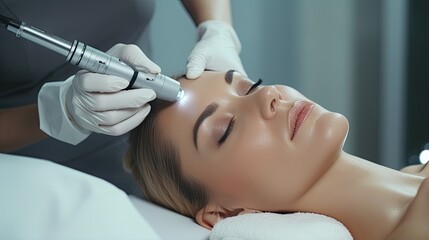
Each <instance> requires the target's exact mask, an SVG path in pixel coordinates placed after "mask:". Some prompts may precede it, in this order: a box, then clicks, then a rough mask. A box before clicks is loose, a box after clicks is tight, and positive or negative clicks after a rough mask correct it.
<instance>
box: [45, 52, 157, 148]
mask: <svg viewBox="0 0 429 240" xmlns="http://www.w3.org/2000/svg"><path fill="white" fill-rule="evenodd" d="M107 53H109V54H110V55H112V56H115V57H118V58H120V59H122V60H123V61H125V62H128V63H130V64H134V65H135V66H136V67H137V68H139V67H141V68H145V69H146V70H148V71H149V72H151V73H159V72H160V71H161V69H160V68H159V67H158V66H157V65H156V64H155V63H153V62H152V61H151V60H149V58H147V57H146V55H145V54H144V53H143V52H142V51H141V50H140V48H139V47H137V46H136V45H124V44H117V45H115V46H114V47H113V48H111V49H110V50H109V51H107ZM128 84H129V82H128V81H127V80H125V79H123V78H120V77H116V76H112V75H103V74H98V73H90V72H88V71H86V70H82V71H79V72H78V73H76V75H75V76H71V77H70V78H68V79H67V80H66V81H64V82H52V83H46V84H44V85H43V87H42V89H41V90H40V92H39V96H38V108H39V119H40V128H41V129H42V130H43V131H44V132H46V133H47V134H48V135H50V136H52V137H54V138H56V139H59V140H61V141H64V142H67V143H71V144H77V143H79V142H81V141H82V140H84V139H85V138H86V137H88V135H89V134H90V133H91V132H97V133H103V134H107V135H113V136H117V135H121V134H124V133H127V132H128V131H130V130H131V129H133V128H135V127H136V126H137V125H139V124H140V123H141V122H142V121H143V120H144V119H145V117H146V116H147V114H148V113H149V111H150V105H149V104H148V102H149V101H151V100H153V99H155V97H156V94H155V92H154V91H153V90H151V89H130V90H124V91H121V90H123V89H125V88H126V87H127V86H128Z"/></svg>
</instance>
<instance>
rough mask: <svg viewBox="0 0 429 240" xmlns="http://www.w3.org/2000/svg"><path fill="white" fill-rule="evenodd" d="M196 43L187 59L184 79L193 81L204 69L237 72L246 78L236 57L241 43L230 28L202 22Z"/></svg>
mask: <svg viewBox="0 0 429 240" xmlns="http://www.w3.org/2000/svg"><path fill="white" fill-rule="evenodd" d="M197 32H198V42H197V44H196V45H195V47H194V49H193V50H192V52H191V54H190V55H189V57H188V65H187V71H186V77H187V78H189V79H195V78H198V77H199V76H201V74H202V73H203V71H204V70H205V69H210V70H215V71H228V70H231V69H233V70H237V71H239V72H240V73H242V74H243V75H245V76H247V74H246V72H245V71H244V68H243V64H242V63H241V60H240V57H239V56H238V55H239V53H240V51H241V43H240V40H239V39H238V36H237V34H236V33H235V31H234V29H233V28H232V26H231V25H230V24H228V23H226V22H223V21H219V20H209V21H205V22H202V23H201V24H199V25H198V27H197Z"/></svg>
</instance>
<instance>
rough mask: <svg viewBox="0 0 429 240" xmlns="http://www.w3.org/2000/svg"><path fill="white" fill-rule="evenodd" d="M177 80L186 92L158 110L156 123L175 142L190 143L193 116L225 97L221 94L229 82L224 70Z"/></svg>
mask: <svg viewBox="0 0 429 240" xmlns="http://www.w3.org/2000/svg"><path fill="white" fill-rule="evenodd" d="M179 81H180V84H181V87H182V88H183V90H184V92H185V95H184V97H183V98H182V99H180V100H179V101H177V102H175V103H173V104H171V105H169V106H168V107H166V108H165V109H163V110H161V112H160V113H159V116H158V124H159V126H160V128H161V129H163V131H164V133H166V135H167V137H168V138H170V140H172V141H173V143H174V144H177V143H178V141H180V142H186V143H188V142H189V143H192V141H193V140H192V129H193V126H194V123H195V121H196V119H197V118H198V116H199V115H200V114H201V112H202V111H203V110H204V108H205V107H206V106H207V105H209V104H210V103H212V102H214V101H216V102H219V101H223V100H222V99H225V98H223V97H222V95H223V94H225V93H226V92H227V91H228V89H229V85H228V84H227V83H226V82H225V73H224V72H204V73H203V75H202V76H201V77H199V78H198V79H195V80H189V79H186V78H180V79H179Z"/></svg>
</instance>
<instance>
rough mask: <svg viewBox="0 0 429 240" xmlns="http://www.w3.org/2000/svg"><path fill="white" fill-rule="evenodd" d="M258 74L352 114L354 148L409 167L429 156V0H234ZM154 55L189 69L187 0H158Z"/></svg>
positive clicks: (171, 69)
mask: <svg viewBox="0 0 429 240" xmlns="http://www.w3.org/2000/svg"><path fill="white" fill-rule="evenodd" d="M232 11H233V21H234V23H233V24H234V27H235V29H236V31H237V34H238V36H239V38H240V40H241V43H242V52H241V59H242V61H243V65H244V68H245V69H246V71H247V74H248V75H249V77H250V78H252V79H257V78H262V79H263V80H264V82H265V83H266V84H275V83H276V84H285V85H289V86H292V87H294V88H296V89H298V90H299V91H300V92H302V93H303V94H304V95H306V96H307V97H309V98H310V99H312V100H314V101H316V102H318V103H320V104H321V105H322V106H324V107H325V108H327V109H329V110H332V111H337V112H340V113H342V114H344V115H345V116H346V117H347V118H348V119H349V122H350V132H349V136H348V139H347V142H346V145H345V150H346V151H347V152H349V153H352V154H355V155H358V156H361V157H363V158H366V159H368V160H371V161H374V162H377V163H380V164H383V165H386V166H389V167H392V168H395V169H399V168H401V167H403V166H405V165H408V164H414V163H419V162H420V161H427V160H428V158H429V156H428V155H429V94H428V91H429V57H428V50H427V48H426V47H425V46H426V45H427V44H429V30H428V29H429V27H428V23H429V14H427V13H428V12H429V1H426V0H412V1H411V0H410V1H406V0H323V1H318V0H269V1H263V0H232ZM150 31H151V35H150V37H151V40H152V43H151V46H150V47H151V50H152V51H151V57H152V59H153V60H154V61H155V62H156V63H157V64H159V65H160V66H161V67H162V70H163V73H165V74H169V75H170V74H177V73H183V72H184V69H185V66H186V58H187V56H188V54H189V53H190V51H191V50H192V47H193V46H194V43H195V41H196V33H195V27H194V24H193V22H192V20H191V19H190V17H189V16H188V15H187V13H186V11H185V10H184V8H183V6H182V5H181V2H180V1H165V0H163V1H157V2H156V11H155V15H154V18H153V20H152V22H151V29H150Z"/></svg>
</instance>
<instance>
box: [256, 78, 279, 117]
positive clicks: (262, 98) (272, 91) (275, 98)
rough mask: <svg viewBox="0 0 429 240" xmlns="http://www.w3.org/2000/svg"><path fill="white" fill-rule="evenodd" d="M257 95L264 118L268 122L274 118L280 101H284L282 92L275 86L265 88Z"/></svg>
mask: <svg viewBox="0 0 429 240" xmlns="http://www.w3.org/2000/svg"><path fill="white" fill-rule="evenodd" d="M257 95H258V105H259V109H260V112H261V115H262V117H263V118H264V119H266V120H269V119H271V118H273V117H274V116H275V115H276V112H277V107H278V104H279V101H280V100H282V97H281V94H280V92H279V91H278V90H277V88H275V87H274V86H265V87H263V88H262V89H260V90H259V91H258V92H257Z"/></svg>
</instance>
